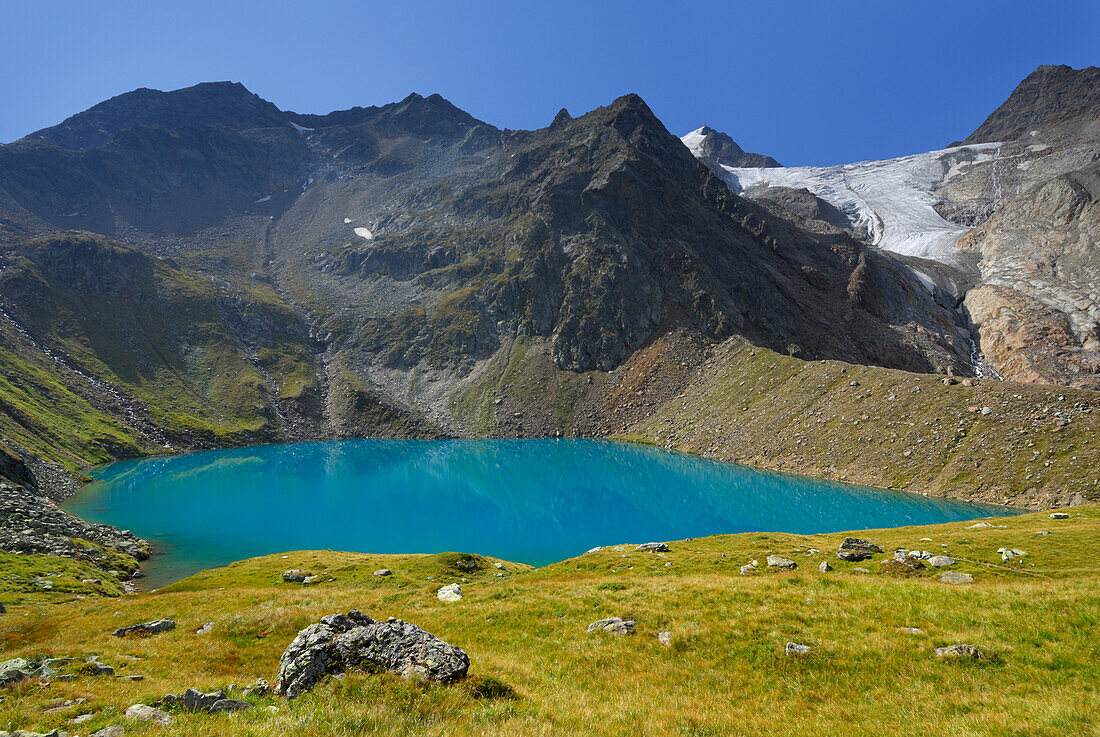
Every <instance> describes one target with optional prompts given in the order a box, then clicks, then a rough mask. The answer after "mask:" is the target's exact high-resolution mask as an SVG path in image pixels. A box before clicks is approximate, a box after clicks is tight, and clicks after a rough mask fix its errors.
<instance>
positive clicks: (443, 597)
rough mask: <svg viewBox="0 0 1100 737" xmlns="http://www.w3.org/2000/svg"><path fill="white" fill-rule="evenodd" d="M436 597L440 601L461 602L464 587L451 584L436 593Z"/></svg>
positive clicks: (441, 587)
mask: <svg viewBox="0 0 1100 737" xmlns="http://www.w3.org/2000/svg"><path fill="white" fill-rule="evenodd" d="M435 596H436V598H437V599H439V600H440V601H460V600H461V599H462V587H461V586H459V585H458V584H457V583H449V584H447V585H446V586H440V587H439V590H438V591H436V592H435Z"/></svg>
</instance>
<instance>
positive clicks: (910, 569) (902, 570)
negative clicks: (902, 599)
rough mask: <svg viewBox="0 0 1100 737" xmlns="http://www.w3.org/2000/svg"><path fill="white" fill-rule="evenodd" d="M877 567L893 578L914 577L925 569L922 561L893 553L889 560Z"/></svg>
mask: <svg viewBox="0 0 1100 737" xmlns="http://www.w3.org/2000/svg"><path fill="white" fill-rule="evenodd" d="M879 567H880V568H881V569H882V572H883V573H889V574H891V575H894V576H914V575H916V574H918V573H920V571H921V570H923V569H924V568H926V566H925V565H924V561H923V560H921V559H920V558H910V557H909V556H908V555H906V554H904V553H895V554H894V557H893V558H891V559H890V560H884V561H882V563H881V564H879Z"/></svg>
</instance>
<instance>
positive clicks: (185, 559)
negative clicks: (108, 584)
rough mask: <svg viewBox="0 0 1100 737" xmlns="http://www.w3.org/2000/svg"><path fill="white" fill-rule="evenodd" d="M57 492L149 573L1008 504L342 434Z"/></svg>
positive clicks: (740, 469) (602, 541) (555, 448)
mask: <svg viewBox="0 0 1100 737" xmlns="http://www.w3.org/2000/svg"><path fill="white" fill-rule="evenodd" d="M92 476H93V477H95V478H96V479H97V481H96V482H95V483H92V484H89V485H88V487H86V489H85V490H84V491H82V492H81V493H80V494H78V495H77V496H76V497H74V498H73V499H71V500H70V501H69V502H68V503H66V504H65V507H66V509H68V510H69V511H71V512H73V513H75V514H78V515H80V516H82V517H84V518H86V519H90V520H94V521H97V522H107V523H110V524H113V525H116V526H118V527H121V528H124V529H130V530H133V531H134V532H135V533H136V534H138V535H141V536H142V537H145V538H146V539H148V540H150V541H152V542H153V543H154V544H155V546H156V548H157V552H158V553H159V554H158V555H156V556H154V557H153V559H152V560H150V561H149V562H148V563H146V564H145V565H144V566H143V568H144V569H145V570H146V572H147V575H148V583H149V585H151V586H159V585H163V584H165V583H167V582H170V581H173V580H177V579H179V578H182V577H184V576H188V575H190V574H192V573H195V572H197V571H199V570H202V569H204V568H210V567H213V566H218V565H224V564H226V563H229V562H232V561H234V560H239V559H242V558H247V557H251V556H255V555H264V554H268V553H275V552H280V551H286V550H299V549H330V550H351V551H360V552H370V553H434V552H440V551H448V550H449V551H461V552H470V553H482V554H485V555H492V556H496V557H500V558H504V559H507V560H514V561H520V562H525V563H532V564H535V565H542V564H545V563H550V562H553V561H558V560H563V559H565V558H569V557H572V556H575V555H578V554H580V553H582V552H584V551H585V550H587V549H589V548H591V547H594V546H597V545H607V544H614V543H620V542H646V541H650V540H677V539H682V538H685V537H700V536H703V535H712V534H716V533H729V532H746V531H753V530H768V531H779V532H795V533H813V532H834V531H839V530H852V529H861V528H870V527H891V526H900V525H910V524H928V523H936V522H947V521H952V520H965V519H973V518H976V517H983V516H989V515H998V514H1011V512H1010V510H1007V509H1003V508H999V507H988V506H978V505H973V504H966V503H963V502H956V501H947V500H943V499H928V498H925V497H921V496H918V495H915V494H907V493H903V492H892V491H884V490H879V489H871V488H867V487H860V486H853V485H850V484H838V483H832V482H826V481H818V480H815V479H808V478H804V477H799V476H790V475H786V474H778V473H770V472H765V471H759V470H755V469H750V468H746V467H744V466H737V465H734V464H730V463H721V462H717V461H710V460H706V459H703V458H698V457H696V456H689V455H683V454H679V453H672V452H668V451H664V450H659V449H655V448H649V447H645V446H638V445H630V444H621V443H615V442H609V441H602V440H554V439H548V440H438V441H434V440H433V441H425V440H344V441H335V442H314V443H295V444H288V445H268V446H259V447H251V448H240V449H235V450H221V451H210V452H202V453H193V454H190V455H182V456H172V457H164V458H151V459H145V460H138V461H124V462H120V463H113V464H110V465H107V466H102V467H100V468H98V469H96V470H95V471H94V472H93V473H92Z"/></svg>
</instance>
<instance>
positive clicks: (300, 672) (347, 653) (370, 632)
mask: <svg viewBox="0 0 1100 737" xmlns="http://www.w3.org/2000/svg"><path fill="white" fill-rule="evenodd" d="M469 667H470V658H469V657H468V656H467V655H466V653H464V652H463V651H462V650H460V649H459V648H457V647H454V646H452V645H448V644H447V643H446V642H444V641H443V640H441V639H439V638H438V637H436V636H435V635H433V634H431V633H429V632H425V631H424V630H422V629H420V628H419V627H417V626H416V625H414V624H410V623H408V622H403V621H401V620H400V619H393V618H391V619H388V620H386V621H385V622H376V621H375V620H373V619H371V618H370V617H368V616H366V615H364V614H361V613H360V612H359V611H357V610H352V611H350V612H348V613H347V614H346V615H345V614H330V615H328V616H326V617H322V618H321V621H320V622H318V623H317V624H311V625H310V626H309V627H307V628H305V629H304V630H302V631H301V632H299V633H298V636H297V637H295V638H294V641H293V642H291V643H290V645H289V646H288V647H287V649H286V651H285V652H284V653H283V656H282V658H281V659H280V661H279V674H278V677H277V678H276V679H275V693H277V694H279V695H281V696H285V697H287V698H288V699H293V698H295V697H297V696H300V695H301V694H303V693H305V692H307V691H309V690H311V689H312V688H313V687H314V686H316V685H317V683H318V682H319V681H320V680H321V679H322V678H325V677H327V676H331V675H336V674H339V673H344V672H346V671H349V670H366V671H368V672H369V671H375V670H377V671H388V672H390V673H396V674H399V675H401V676H404V677H406V678H418V679H425V680H428V681H433V682H437V683H452V682H454V681H457V680H461V679H462V678H465V677H466V671H467V670H468V669H469Z"/></svg>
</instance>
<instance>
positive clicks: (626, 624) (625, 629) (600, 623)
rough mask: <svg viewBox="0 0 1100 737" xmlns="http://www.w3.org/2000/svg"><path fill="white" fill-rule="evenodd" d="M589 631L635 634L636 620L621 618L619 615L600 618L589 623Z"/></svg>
mask: <svg viewBox="0 0 1100 737" xmlns="http://www.w3.org/2000/svg"><path fill="white" fill-rule="evenodd" d="M588 631H589V632H610V633H612V634H614V635H632V634H634V620H633V619H621V618H619V617H609V618H607V619H598V620H596V621H595V622H593V623H592V624H590V625H588Z"/></svg>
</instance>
